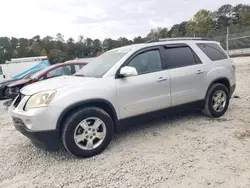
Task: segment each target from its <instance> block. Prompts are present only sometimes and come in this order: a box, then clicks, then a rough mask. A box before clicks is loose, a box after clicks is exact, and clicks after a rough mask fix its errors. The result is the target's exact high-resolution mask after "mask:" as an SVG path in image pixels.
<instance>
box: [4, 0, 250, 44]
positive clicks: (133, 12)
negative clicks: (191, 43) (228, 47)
mask: <svg viewBox="0 0 250 188" xmlns="http://www.w3.org/2000/svg"><path fill="white" fill-rule="evenodd" d="M240 3H242V4H250V3H249V0H49V1H48V0H0V7H1V11H0V24H1V27H0V36H1V37H2V36H7V37H17V38H20V37H26V38H31V37H33V36H35V35H40V36H41V37H45V36H47V35H50V36H53V37H55V35H56V34H57V33H62V34H63V35H64V37H65V39H67V38H69V37H73V38H74V39H77V38H78V36H79V35H83V36H84V37H85V38H87V37H90V38H93V39H95V38H99V39H101V40H103V39H105V38H113V39H117V38H119V37H127V38H129V39H133V38H134V37H136V36H146V34H147V33H148V32H149V31H150V29H151V28H156V27H168V28H170V27H171V26H172V25H173V24H178V23H180V22H182V21H187V20H190V19H191V18H192V16H193V15H194V14H195V13H196V12H197V11H198V10H200V9H208V10H211V11H214V10H217V9H218V8H219V7H220V6H221V5H224V4H232V5H236V4H240Z"/></svg>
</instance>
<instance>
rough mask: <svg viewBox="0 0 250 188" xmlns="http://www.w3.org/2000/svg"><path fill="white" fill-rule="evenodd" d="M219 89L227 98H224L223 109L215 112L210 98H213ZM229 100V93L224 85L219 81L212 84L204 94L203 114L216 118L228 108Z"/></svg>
mask: <svg viewBox="0 0 250 188" xmlns="http://www.w3.org/2000/svg"><path fill="white" fill-rule="evenodd" d="M220 90H221V91H224V92H225V94H226V97H227V99H226V104H225V107H224V109H223V110H222V111H220V112H217V111H215V110H214V108H213V106H212V98H213V96H214V94H215V93H216V92H217V91H220ZM229 100H230V93H229V91H228V89H227V87H226V86H225V85H223V84H220V83H218V84H214V85H212V86H211V87H210V88H209V89H208V92H207V95H206V102H205V107H204V109H203V113H204V115H206V116H209V117H214V118H218V117H221V116H223V115H224V114H225V112H226V111H227V109H228V105H229Z"/></svg>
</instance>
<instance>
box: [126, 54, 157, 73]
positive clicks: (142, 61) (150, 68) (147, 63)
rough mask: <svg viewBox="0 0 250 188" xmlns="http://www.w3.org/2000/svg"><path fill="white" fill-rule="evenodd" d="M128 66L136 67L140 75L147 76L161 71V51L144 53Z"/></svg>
mask: <svg viewBox="0 0 250 188" xmlns="http://www.w3.org/2000/svg"><path fill="white" fill-rule="evenodd" d="M128 66H131V67H134V68H135V69H136V70H137V72H138V74H145V73H150V72H155V71H159V70H161V56H160V52H159V50H151V51H146V52H143V53H141V54H139V55H137V56H136V57H134V58H133V59H132V60H131V61H130V63H129V64H128Z"/></svg>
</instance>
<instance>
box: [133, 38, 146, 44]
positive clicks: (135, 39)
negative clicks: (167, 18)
mask: <svg viewBox="0 0 250 188" xmlns="http://www.w3.org/2000/svg"><path fill="white" fill-rule="evenodd" d="M144 42H146V39H145V38H142V37H141V36H138V37H135V38H134V39H133V43H135V44H139V43H144Z"/></svg>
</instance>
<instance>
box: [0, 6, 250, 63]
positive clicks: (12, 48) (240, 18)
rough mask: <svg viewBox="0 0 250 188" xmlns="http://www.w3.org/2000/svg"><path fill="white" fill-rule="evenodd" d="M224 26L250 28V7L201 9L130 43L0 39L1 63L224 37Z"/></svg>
mask: <svg viewBox="0 0 250 188" xmlns="http://www.w3.org/2000/svg"><path fill="white" fill-rule="evenodd" d="M227 27H230V30H231V32H235V33H237V32H242V31H245V30H246V28H248V27H249V28H250V6H249V5H244V4H238V5H236V6H232V5H229V4H226V5H223V6H221V7H220V8H219V9H218V10H216V11H214V12H211V11H209V10H205V9H203V10H200V11H198V12H197V13H196V14H195V15H194V16H193V18H192V19H191V20H188V21H183V22H181V23H180V24H175V25H173V26H172V27H171V28H170V29H168V28H166V27H164V28H156V29H151V30H150V32H149V33H148V34H147V36H143V37H142V36H137V37H135V38H134V39H133V40H129V39H127V38H125V37H120V38H118V39H117V40H115V39H112V38H106V39H105V40H103V41H101V40H99V39H91V38H84V37H83V36H79V37H78V39H77V40H76V41H75V40H74V39H73V38H69V39H67V40H65V39H64V36H63V34H61V33H58V34H57V35H56V37H54V38H53V37H51V36H46V37H44V38H41V37H40V36H39V35H37V36H34V37H33V38H31V39H27V38H15V37H11V38H8V37H0V63H5V61H6V60H10V59H11V58H22V57H34V56H40V55H41V56H48V57H49V60H50V62H51V63H52V64H53V63H58V62H64V61H67V60H71V59H75V58H83V57H95V56H98V55H100V54H102V53H103V52H104V51H107V50H110V49H113V48H117V47H121V46H125V45H130V44H138V43H144V42H146V41H148V40H152V39H157V38H167V37H198V36H201V37H215V36H219V35H225V34H226V28H227Z"/></svg>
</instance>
